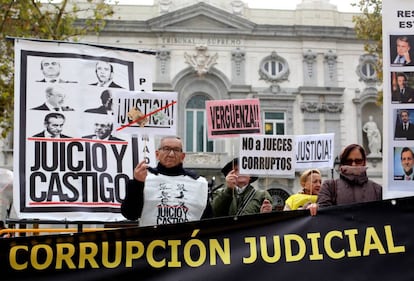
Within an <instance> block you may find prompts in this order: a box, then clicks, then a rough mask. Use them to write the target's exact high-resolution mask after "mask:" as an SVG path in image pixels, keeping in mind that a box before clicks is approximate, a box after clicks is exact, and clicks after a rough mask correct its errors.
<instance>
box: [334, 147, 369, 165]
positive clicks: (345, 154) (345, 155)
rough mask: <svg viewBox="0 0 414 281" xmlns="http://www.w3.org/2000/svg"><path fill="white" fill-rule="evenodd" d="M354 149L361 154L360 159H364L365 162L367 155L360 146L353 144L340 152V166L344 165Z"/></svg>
mask: <svg viewBox="0 0 414 281" xmlns="http://www.w3.org/2000/svg"><path fill="white" fill-rule="evenodd" d="M354 149H358V150H359V152H361V155H362V159H364V162H366V161H367V155H366V153H365V149H364V148H363V147H362V146H360V145H359V144H355V143H354V144H350V145H348V146H346V147H345V148H344V149H343V150H342V152H341V155H340V156H339V158H340V163H341V165H345V161H346V159H348V156H349V154H350V153H351V151H352V150H354Z"/></svg>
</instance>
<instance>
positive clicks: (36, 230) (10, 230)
mask: <svg viewBox="0 0 414 281" xmlns="http://www.w3.org/2000/svg"><path fill="white" fill-rule="evenodd" d="M110 229H116V228H84V229H83V232H93V231H102V230H110ZM30 232H31V233H32V234H33V235H36V233H40V232H47V233H56V232H58V233H73V232H79V231H78V229H77V228H24V229H15V228H5V229H2V230H0V236H1V235H3V234H5V233H10V234H12V233H26V234H28V233H30Z"/></svg>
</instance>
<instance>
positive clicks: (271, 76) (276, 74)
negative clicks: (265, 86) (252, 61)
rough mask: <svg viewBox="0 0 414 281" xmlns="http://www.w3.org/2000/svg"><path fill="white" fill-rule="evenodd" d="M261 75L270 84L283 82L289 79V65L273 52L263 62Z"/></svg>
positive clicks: (260, 70)
mask: <svg viewBox="0 0 414 281" xmlns="http://www.w3.org/2000/svg"><path fill="white" fill-rule="evenodd" d="M259 75H260V78H261V79H263V80H265V81H268V82H272V83H274V82H281V81H284V80H287V79H288V77H289V65H288V63H287V61H286V60H285V59H284V58H282V57H281V56H279V55H278V54H277V53H276V52H272V54H271V55H270V56H267V57H265V58H264V59H263V60H262V61H261V63H260V69H259Z"/></svg>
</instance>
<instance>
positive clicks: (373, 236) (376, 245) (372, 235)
mask: <svg viewBox="0 0 414 281" xmlns="http://www.w3.org/2000/svg"><path fill="white" fill-rule="evenodd" d="M371 241H372V242H373V243H371ZM371 250H378V253H380V254H381V255H383V254H385V249H384V246H383V245H382V243H381V240H380V239H379V237H378V234H377V232H376V231H375V228H373V227H368V228H367V232H366V233H365V243H364V251H363V253H362V254H363V255H364V256H368V255H369V252H370V251H371Z"/></svg>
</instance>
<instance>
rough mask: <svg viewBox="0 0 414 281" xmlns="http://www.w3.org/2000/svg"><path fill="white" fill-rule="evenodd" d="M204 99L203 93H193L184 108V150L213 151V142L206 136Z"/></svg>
mask: <svg viewBox="0 0 414 281" xmlns="http://www.w3.org/2000/svg"><path fill="white" fill-rule="evenodd" d="M206 100H208V97H207V96H205V95H203V94H196V95H194V96H193V97H192V98H191V99H190V100H189V101H188V103H187V105H186V109H185V122H186V123H185V125H186V126H185V146H186V147H185V150H186V151H187V152H213V151H214V142H213V141H211V140H208V138H207V119H206V105H205V103H206Z"/></svg>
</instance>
